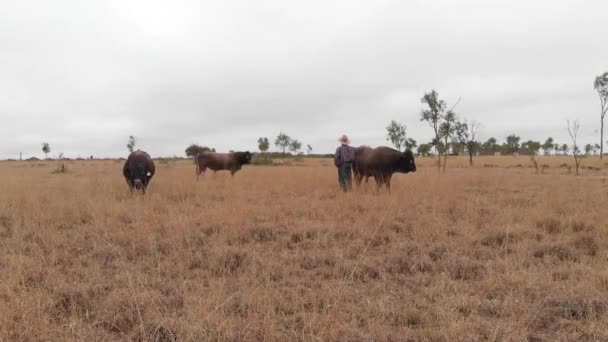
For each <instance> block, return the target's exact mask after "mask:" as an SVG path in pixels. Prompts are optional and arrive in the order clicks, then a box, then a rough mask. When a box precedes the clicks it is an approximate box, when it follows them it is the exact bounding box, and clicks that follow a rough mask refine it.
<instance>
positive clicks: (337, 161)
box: [334, 147, 342, 167]
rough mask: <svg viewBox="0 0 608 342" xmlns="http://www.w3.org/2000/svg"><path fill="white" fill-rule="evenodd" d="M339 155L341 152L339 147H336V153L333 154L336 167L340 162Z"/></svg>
mask: <svg viewBox="0 0 608 342" xmlns="http://www.w3.org/2000/svg"><path fill="white" fill-rule="evenodd" d="M340 157H341V153H340V148H339V147H338V148H337V149H336V153H335V154H334V165H336V167H338V166H340V163H341V162H342V161H341V160H340Z"/></svg>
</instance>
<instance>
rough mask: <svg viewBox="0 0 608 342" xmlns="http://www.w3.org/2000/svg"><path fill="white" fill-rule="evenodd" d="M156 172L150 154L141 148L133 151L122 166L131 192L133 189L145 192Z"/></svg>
mask: <svg viewBox="0 0 608 342" xmlns="http://www.w3.org/2000/svg"><path fill="white" fill-rule="evenodd" d="M155 172H156V168H155V167H154V162H153V161H152V158H150V155H149V154H147V153H146V152H144V151H140V150H137V151H135V152H131V154H129V158H127V161H126V162H125V165H124V166H123V168H122V174H123V175H124V176H125V179H126V180H127V184H128V185H129V189H130V190H131V192H133V189H137V190H141V192H142V193H144V194H145V193H146V188H147V187H148V184H149V183H150V180H151V179H152V176H154V173H155Z"/></svg>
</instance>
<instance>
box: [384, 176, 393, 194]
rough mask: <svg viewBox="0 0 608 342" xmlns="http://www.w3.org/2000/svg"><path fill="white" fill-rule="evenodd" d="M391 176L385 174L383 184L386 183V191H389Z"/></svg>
mask: <svg viewBox="0 0 608 342" xmlns="http://www.w3.org/2000/svg"><path fill="white" fill-rule="evenodd" d="M391 177H392V175H387V176H386V179H385V181H384V184H386V189H387V190H388V192H389V193H390V192H391Z"/></svg>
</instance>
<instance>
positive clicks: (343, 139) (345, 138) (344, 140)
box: [338, 134, 350, 145]
mask: <svg viewBox="0 0 608 342" xmlns="http://www.w3.org/2000/svg"><path fill="white" fill-rule="evenodd" d="M338 141H339V142H340V143H342V144H344V145H348V144H350V139H349V138H348V135H346V134H342V136H341V137H340V138H338Z"/></svg>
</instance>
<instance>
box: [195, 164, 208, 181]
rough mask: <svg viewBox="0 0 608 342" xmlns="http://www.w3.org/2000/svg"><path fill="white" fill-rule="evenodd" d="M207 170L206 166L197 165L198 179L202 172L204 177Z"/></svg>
mask: <svg viewBox="0 0 608 342" xmlns="http://www.w3.org/2000/svg"><path fill="white" fill-rule="evenodd" d="M206 170H207V168H206V167H197V168H196V180H197V181H198V178H199V176H200V174H201V173H202V174H203V177H204V176H205V171H206Z"/></svg>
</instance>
